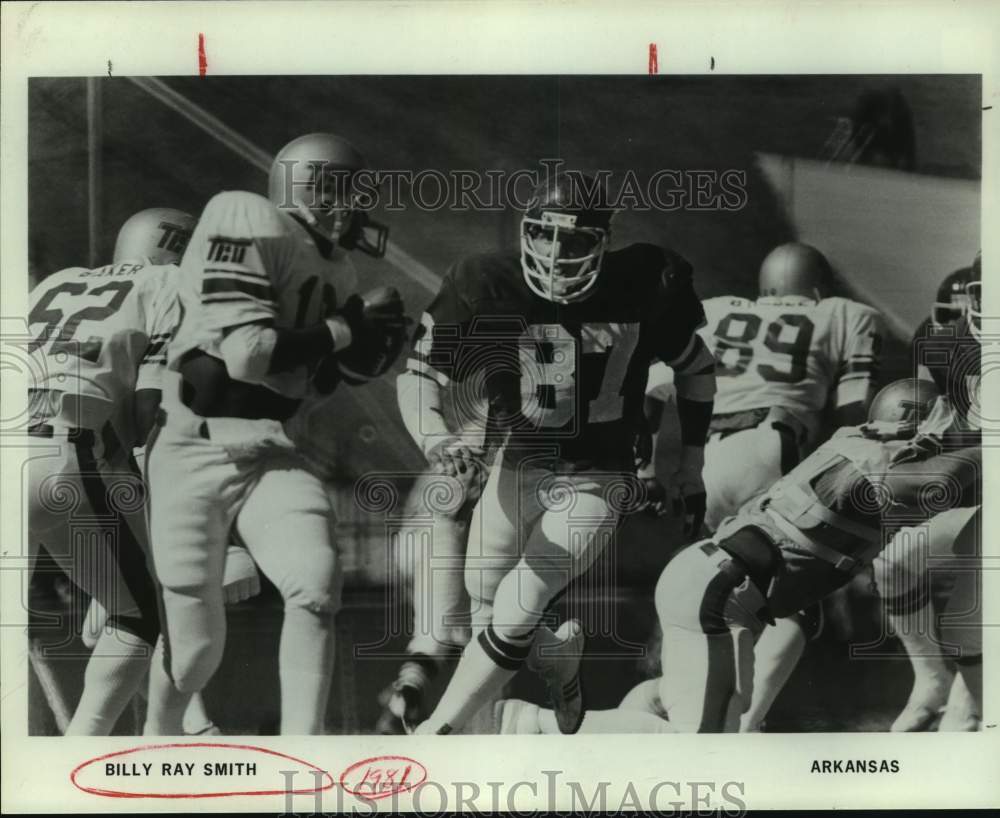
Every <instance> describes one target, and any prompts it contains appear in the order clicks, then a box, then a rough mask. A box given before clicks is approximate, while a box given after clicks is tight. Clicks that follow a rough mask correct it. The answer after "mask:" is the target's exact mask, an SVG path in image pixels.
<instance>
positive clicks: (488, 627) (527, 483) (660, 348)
mask: <svg viewBox="0 0 1000 818" xmlns="http://www.w3.org/2000/svg"><path fill="white" fill-rule="evenodd" d="M574 182H577V183H576V184H574ZM588 193H589V194H595V193H598V194H599V188H598V186H597V185H596V184H595V183H594V182H593V180H590V179H587V178H586V177H582V176H580V177H575V176H570V175H561V176H556V177H554V178H553V179H551V180H549V181H547V182H546V183H545V184H543V185H541V186H540V187H539V188H538V189H537V190H536V191H535V194H534V197H533V200H532V202H531V204H530V206H529V208H528V209H527V211H526V212H525V214H524V216H523V218H522V220H521V252H520V255H519V256H518V255H514V254H511V255H481V256H474V257H471V258H467V259H464V260H462V261H461V262H459V263H458V264H456V265H455V266H454V267H452V269H451V270H449V271H448V273H447V275H446V276H445V278H444V280H443V282H442V284H441V289H440V291H439V292H438V294H437V296H436V297H435V298H434V300H433V301H432V302H431V304H430V306H429V307H428V308H427V311H426V312H425V314H424V316H423V318H422V322H421V326H420V328H419V329H418V331H417V335H416V339H415V344H414V349H413V354H412V356H411V358H410V361H409V364H408V368H407V372H406V373H405V374H403V375H401V376H400V382H399V396H400V406H401V410H402V412H403V418H404V421H405V422H406V425H407V429H408V430H409V431H410V433H411V435H413V437H414V438H415V439H416V440H417V441H418V443H419V444H420V445H421V446H422V448H423V450H424V452H425V454H426V455H427V457H428V459H429V460H430V461H431V462H440V463H444V464H447V469H448V470H449V471H452V472H460V471H462V470H464V469H466V468H468V467H469V464H470V463H472V462H474V461H475V460H476V458H477V457H478V456H480V454H481V451H482V449H481V448H477V447H475V446H471V445H470V443H469V441H468V439H467V438H462V437H459V436H456V434H455V433H454V432H453V431H452V430H450V429H449V427H448V426H447V424H446V423H445V422H444V420H443V416H442V413H441V397H440V396H441V390H442V389H444V388H446V387H448V386H449V385H450V384H451V383H452V382H454V381H459V382H470V381H471V382H473V383H477V384H479V385H480V386H481V389H482V391H483V392H484V393H485V395H486V401H485V405H486V407H487V408H486V412H487V417H485V418H483V425H484V427H485V440H486V444H485V446H484V447H482V448H485V449H487V450H490V449H497V451H496V454H495V461H494V464H493V466H492V468H491V471H490V475H489V478H488V480H487V481H486V484H485V486H484V487H483V491H482V497H481V499H480V500H479V503H478V505H477V506H476V509H475V512H474V514H473V518H472V521H471V524H470V533H469V545H468V553H467V556H466V570H465V577H466V587H467V590H468V592H469V595H470V597H471V602H472V618H473V622H472V625H473V631H474V633H475V634H476V638H474V639H472V641H471V642H470V643H469V645H468V646H467V647H466V649H465V651H464V653H463V656H462V658H461V660H460V662H459V665H458V668H457V669H456V671H455V675H454V676H453V678H452V680H451V683H450V684H449V686H448V688H447V690H446V691H445V693H444V695H443V697H442V698H441V701H440V702H439V704H438V706H437V707H436V708H435V710H434V712H433V713H432V714H431V716H430V718H429V719H427V721H425V722H424V723H423V724H422V725H421V727H420V728H419V730H418V732H422V733H448V732H452V731H457V730H459V729H461V728H462V726H463V725H464V724H465V723H466V722H467V720H468V719H469V718H470V717H471V716H472V715H473V714H474V713H475V712H476V711H477V710H479V708H480V707H481V706H482V705H483V704H484V703H486V702H487V701H488V700H490V699H491V698H492V697H493V696H494V695H495V694H496V693H497V692H498V691H499V690H500V688H501V687H502V686H503V684H504V683H505V682H506V681H508V680H509V679H511V678H512V677H513V676H514V675H515V673H516V672H517V670H518V669H519V668H520V667H521V666H522V665H524V664H525V663H527V664H528V665H529V667H531V668H532V669H534V670H536V671H538V672H539V673H540V675H541V676H542V677H543V679H545V681H546V683H547V685H548V688H549V692H550V695H551V697H552V699H553V702H554V705H555V712H556V716H557V720H558V723H559V727H560V729H561V730H562V731H563V732H574V731H575V730H576V728H577V727H578V726H579V722H580V719H581V718H582V714H583V706H582V697H581V693H580V687H579V672H578V671H579V661H580V657H581V653H582V646H583V635H582V632H581V629H580V625H579V623H578V622H576V621H575V620H568V621H567V622H565V623H563V625H562V626H561V627H560V628H559V629H558V630H557V631H555V632H553V631H552V630H550V629H549V628H548V627H546V626H544V625H543V623H542V617H543V613H544V612H545V610H546V608H547V607H548V606H549V604H550V603H551V602H552V601H553V600H554V599H555V598H556V597H557V596H558V595H559V594H560V593H561V592H562V591H563V589H564V588H565V587H566V586H567V584H568V583H569V582H570V581H571V580H572V579H573V578H574V577H577V576H579V575H580V574H582V573H583V572H584V571H586V570H587V568H589V567H590V565H591V564H592V563H593V562H594V560H596V559H597V558H598V556H599V555H600V554H601V553H602V552H603V551H604V549H605V548H606V547H607V545H608V544H609V543H610V542H612V541H613V538H614V533H615V529H616V526H617V523H618V520H619V517H620V516H621V514H622V512H623V511H624V510H625V509H626V508H629V507H630V505H631V504H634V503H635V502H636V501H637V500H638V499H639V498H638V497H637V496H636V494H637V486H638V483H637V482H636V481H635V478H634V448H633V443H634V437H635V432H636V430H637V429H638V428H639V424H640V422H641V412H642V403H643V393H644V389H645V382H646V375H647V371H648V368H649V364H650V362H651V361H652V359H653V358H654V357H658V358H660V359H661V360H663V361H664V362H666V363H668V364H670V365H671V366H672V367H673V368H674V370H675V372H676V378H677V380H676V385H677V395H678V409H679V412H680V421H681V426H682V442H683V444H684V445H683V454H682V457H681V460H682V462H681V464H680V469H679V476H678V478H677V483H678V486H679V489H680V492H681V496H682V498H684V499H685V501H686V503H687V507H686V512H687V517H688V520H687V523H688V525H687V528H688V530H689V531H692V532H693V531H697V529H698V528H699V527H700V524H701V519H702V518H703V517H704V508H705V505H704V503H705V497H704V485H703V483H702V480H701V470H702V465H703V451H704V444H705V439H706V433H707V429H708V423H709V421H710V419H711V415H712V405H713V395H714V393H715V361H714V358H713V357H712V354H711V353H710V352H709V350H708V349H707V347H706V346H705V345H704V343H703V342H702V341H701V339H700V338H699V337H698V335H697V333H696V330H697V329H698V327H699V326H700V325H701V324H702V322H703V321H704V313H703V311H702V308H701V302H700V301H699V299H698V297H697V295H696V294H695V291H694V286H693V281H692V271H691V267H690V265H689V264H688V263H687V262H686V261H685V260H684V259H682V258H681V257H680V256H678V255H677V254H675V253H673V252H671V251H669V250H666V249H664V248H662V247H658V246H655V245H651V244H633V245H630V246H628V247H625V248H622V249H620V250H616V251H612V250H610V249H609V247H608V245H609V239H610V235H611V216H612V210H611V209H610V208H608V207H603V206H601V203H600V202H598V203H597V204H596V205H595V203H594V202H595V199H596V198H597V196H596V195H588Z"/></svg>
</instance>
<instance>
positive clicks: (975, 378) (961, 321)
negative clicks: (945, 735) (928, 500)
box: [875, 255, 982, 732]
mask: <svg viewBox="0 0 1000 818" xmlns="http://www.w3.org/2000/svg"><path fill="white" fill-rule="evenodd" d="M981 280H982V273H981V260H980V256H978V255H977V256H976V259H975V260H974V262H973V263H972V265H971V266H969V267H964V268H962V269H960V270H956V271H955V272H954V273H952V274H951V275H949V276H948V277H947V278H945V280H944V281H943V282H942V284H941V287H940V288H939V290H938V296H937V300H936V301H935V303H934V305H933V307H932V314H931V316H930V318H929V319H928V320H927V321H925V322H924V323H923V324H922V325H921V327H920V328H919V329H918V330H917V334H916V335H915V337H914V339H913V366H914V369H915V370H916V371H919V372H921V373H926V375H927V376H929V377H930V378H932V379H933V381H934V383H935V384H936V385H937V387H938V389H939V390H940V392H941V393H942V395H944V399H943V400H941V401H940V402H939V404H938V407H937V411H935V413H934V415H935V417H932V418H929V419H928V420H927V422H926V423H925V424H924V425H923V426H922V427H921V429H920V430H919V431H920V432H921V434H919V435H918V436H917V437H916V438H915V439H914V440H913V442H912V443H911V444H910V445H909V446H907V447H906V448H905V449H903V450H901V451H900V453H899V454H897V456H896V458H897V460H904V459H905V460H909V461H920V460H922V459H925V458H927V457H930V456H932V455H933V454H935V453H937V452H940V451H948V450H954V449H957V448H962V447H964V446H978V445H979V444H980V439H981V434H980V429H979V426H980V410H979V377H980V356H981V344H980V340H979V333H980V320H981V319H980V288H981ZM978 488H979V486H978V483H977V485H976V487H975V489H978ZM977 494H978V491H977V490H973V491H970V492H968V493H967V496H966V497H965V498H963V503H962V505H961V507H959V508H955V509H951V510H948V511H945V512H943V513H941V514H938V515H936V516H935V517H934V518H932V519H931V520H929V521H927V522H926V523H924V524H921V525H918V526H907V527H905V528H902V529H901V530H900V531H899V532H898V533H897V534H896V535H895V536H894V537H893V540H892V542H891V543H890V544H889V546H888V547H887V548H886V550H885V551H884V552H883V553H882V555H881V556H880V557H879V559H878V560H876V561H875V572H876V580H877V582H878V584H879V590H880V592H881V595H882V599H883V603H884V605H885V611H886V616H887V619H888V621H889V624H890V626H891V628H892V630H893V632H894V633H895V635H896V636H897V637H898V638H899V640H900V641H901V642H902V644H903V646H904V648H905V649H906V652H907V654H908V655H909V657H910V662H911V665H912V667H913V675H914V682H913V689H912V691H911V693H910V696H909V699H908V700H907V703H906V706H905V707H904V708H903V710H902V712H901V713H900V714H899V716H898V717H897V718H896V720H895V721H894V722H893V725H892V730H893V731H897V732H913V731H920V730H927V729H929V728H930V727H931V725H932V724H933V723H934V721H935V719H936V718H937V716H938V714H939V712H940V711H941V708H942V707H945V715H944V717H943V718H942V720H941V723H940V725H939V727H938V729H939V730H970V729H971V730H974V729H976V727H977V726H978V714H977V712H976V710H975V707H974V703H973V697H972V696H970V694H969V691H968V690H967V689H966V686H965V684H964V680H963V675H967V674H962V673H957V672H956V671H958V670H962V669H963V663H964V664H965V665H968V664H969V657H968V656H966V657H965V658H964V659H963V657H961V656H956V652H955V648H954V644H952V645H946V644H945V643H944V642H943V641H942V639H941V635H940V633H939V628H938V626H937V618H938V615H939V614H940V613H941V612H940V611H937V610H936V609H935V604H934V601H933V593H932V591H933V590H938V589H939V586H940V585H941V582H940V579H941V578H942V577H943V576H944V573H943V569H945V568H947V566H948V564H950V563H952V562H954V561H955V560H956V559H957V560H961V559H967V558H972V559H975V558H976V555H977V554H978V553H979V551H978V544H977V536H978V527H977V526H973V525H972V524H971V522H970V520H972V519H973V518H974V515H975V514H976V509H977V507H978V503H979V497H978V496H977ZM963 531H965V532H966V533H965V534H964V535H963V534H962V532H963ZM960 535H962V536H960ZM965 546H969V548H971V549H972V550H971V551H970V552H969V553H968V554H964V552H963V551H962V549H963V548H965ZM969 548H965V550H967V551H968V550H969ZM931 567H933V568H934V569H935V570H934V571H933V572H931V571H929V569H930V568H931ZM952 596H953V597H954V593H953V594H952ZM966 652H967V653H968V651H966ZM956 659H957V660H958V661H957V662H956V661H955V660H956Z"/></svg>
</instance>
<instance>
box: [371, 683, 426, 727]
mask: <svg viewBox="0 0 1000 818" xmlns="http://www.w3.org/2000/svg"><path fill="white" fill-rule="evenodd" d="M379 702H380V703H381V704H382V713H381V715H380V716H379V718H378V722H377V723H376V726H375V732H376V733H378V734H379V735H382V736H403V735H411V734H412V733H413V732H414V731H415V730H416V728H417V726H418V725H419V724H420V723H421V722H423V721H426V720H427V716H428V715H430V714H429V713H428V712H427V706H426V704H425V702H424V691H423V690H421V689H420V688H417V687H414V686H413V685H408V684H403V683H401V682H399V681H398V680H397V681H395V682H393V683H392V685H390V686H389V687H388V688H386V689H385V690H383V691H382V693H381V695H380V696H379Z"/></svg>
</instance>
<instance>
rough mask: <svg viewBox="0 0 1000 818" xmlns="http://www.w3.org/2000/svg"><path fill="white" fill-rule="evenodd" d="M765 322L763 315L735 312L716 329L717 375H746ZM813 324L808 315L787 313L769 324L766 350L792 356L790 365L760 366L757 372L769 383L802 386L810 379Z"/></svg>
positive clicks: (765, 342) (765, 339) (758, 365)
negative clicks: (807, 368) (807, 370)
mask: <svg viewBox="0 0 1000 818" xmlns="http://www.w3.org/2000/svg"><path fill="white" fill-rule="evenodd" d="M762 325H763V321H762V320H761V317H760V316H759V315H754V314H753V313H746V312H734V313H730V314H729V315H727V316H726V317H725V318H723V319H722V320H721V321H719V325H718V326H717V327H716V328H715V332H714V333H713V334H714V335H715V359H716V361H718V366H717V368H716V374H717V375H719V376H721V377H727V376H728V377H735V376H737V375H742V374H743V373H744V372H746V371H747V369H748V368H749V366H750V362H751V360H752V359H753V356H754V349H755V346H756V344H757V340H758V338H757V336H758V335H759V334H760V330H761V327H762ZM813 329H814V326H813V322H812V321H810V320H809V318H808V317H807V316H805V315H802V314H798V313H785V314H783V315H779V316H778V318H777V320H776V321H772V322H771V323H770V324H768V325H767V334H766V335H765V337H764V342H763V343H764V347H765V348H766V349H767V350H769V351H770V352H773V353H776V354H779V355H788V356H789V362H788V364H787V366H784V367H783V366H772V365H771V364H769V363H759V364H757V373H758V374H759V375H760V376H761V377H762V378H763V379H764V380H765V381H777V382H779V383H798V382H799V381H801V380H803V379H804V378H805V377H806V364H807V362H808V360H809V346H810V344H811V343H812V336H813Z"/></svg>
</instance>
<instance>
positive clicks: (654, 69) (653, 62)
mask: <svg viewBox="0 0 1000 818" xmlns="http://www.w3.org/2000/svg"><path fill="white" fill-rule="evenodd" d="M649 73H650V75H652V74H659V73H660V66H659V64H658V63H657V59H656V43H650V44H649Z"/></svg>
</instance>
